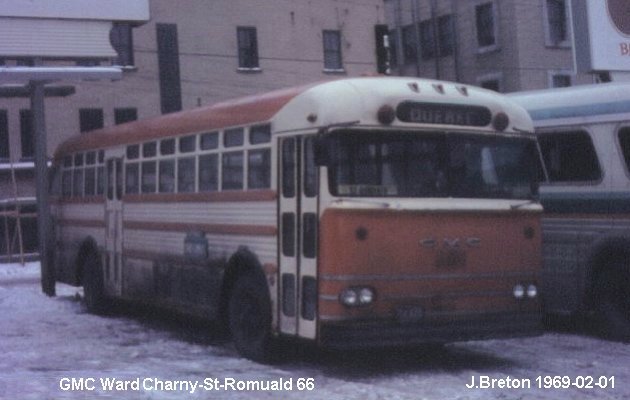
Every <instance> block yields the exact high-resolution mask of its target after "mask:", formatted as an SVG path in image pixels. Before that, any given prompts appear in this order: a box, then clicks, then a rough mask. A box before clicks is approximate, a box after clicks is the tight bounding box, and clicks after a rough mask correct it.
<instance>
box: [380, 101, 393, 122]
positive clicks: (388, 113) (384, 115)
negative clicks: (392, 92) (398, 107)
mask: <svg viewBox="0 0 630 400" xmlns="http://www.w3.org/2000/svg"><path fill="white" fill-rule="evenodd" d="M395 118H396V111H394V108H393V107H392V106H390V105H387V104H386V105H384V106H381V108H379V109H378V112H377V113H376V119H378V122H380V123H381V124H383V125H389V124H391V123H392V122H394V119H395Z"/></svg>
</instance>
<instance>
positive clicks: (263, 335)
mask: <svg viewBox="0 0 630 400" xmlns="http://www.w3.org/2000/svg"><path fill="white" fill-rule="evenodd" d="M228 324H229V328H230V333H231V334H232V340H233V341H234V345H235V347H236V350H237V351H238V352H239V354H241V355H242V356H243V357H245V358H248V359H250V360H253V361H257V362H262V363H267V362H270V361H271V347H272V337H271V300H270V299H269V293H268V290H267V286H266V283H265V281H264V280H263V279H261V278H260V277H258V276H257V275H255V274H254V273H246V274H244V275H242V276H241V277H239V278H238V280H237V281H236V283H235V285H234V288H233V289H232V294H231V296H230V301H229V305H228Z"/></svg>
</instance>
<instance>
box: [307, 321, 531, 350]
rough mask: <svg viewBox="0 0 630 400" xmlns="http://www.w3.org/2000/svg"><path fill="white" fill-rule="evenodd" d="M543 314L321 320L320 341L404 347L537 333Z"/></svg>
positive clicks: (354, 346) (349, 346)
mask: <svg viewBox="0 0 630 400" xmlns="http://www.w3.org/2000/svg"><path fill="white" fill-rule="evenodd" d="M542 331H543V326H542V318H541V314H540V313H505V314H491V315H483V316H476V317H474V318H471V317H468V318H456V319H451V320H441V321H418V322H399V321H396V320H376V321H374V320H370V321H335V322H322V324H321V326H320V331H319V344H320V345H321V346H323V347H326V348H332V349H357V348H363V347H378V346H401V345H402V346H404V345H419V344H430V343H449V342H461V341H469V340H486V339H501V338H515V337H527V336H536V335H540V334H542Z"/></svg>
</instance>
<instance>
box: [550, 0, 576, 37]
mask: <svg viewBox="0 0 630 400" xmlns="http://www.w3.org/2000/svg"><path fill="white" fill-rule="evenodd" d="M544 4H545V11H546V12H545V17H546V27H545V28H546V32H545V33H546V35H547V37H546V39H547V43H546V44H547V46H563V47H567V46H569V45H570V44H569V32H568V26H569V24H568V23H567V22H568V14H567V6H566V1H565V0H545V3H544Z"/></svg>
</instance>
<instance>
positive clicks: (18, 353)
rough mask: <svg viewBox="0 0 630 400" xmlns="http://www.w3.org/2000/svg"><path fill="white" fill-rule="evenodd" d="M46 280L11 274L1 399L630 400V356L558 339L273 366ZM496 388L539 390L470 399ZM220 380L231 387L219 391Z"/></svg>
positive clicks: (620, 348) (326, 356)
mask: <svg viewBox="0 0 630 400" xmlns="http://www.w3.org/2000/svg"><path fill="white" fill-rule="evenodd" d="M38 273H39V265H38V264H28V265H27V266H25V267H22V266H19V265H0V399H85V398H88V399H92V398H98V399H240V398H257V399H281V398H282V399H285V398H288V399H291V398H293V399H298V398H299V399H322V400H324V399H325V400H331V399H388V400H389V399H394V400H397V399H459V400H465V399H467V400H476V399H576V400H577V399H627V398H630V345H628V344H622V343H614V342H607V341H603V340H600V339H597V338H593V337H588V336H585V335H577V334H567V333H559V332H551V333H547V334H545V335H543V336H541V337H536V338H527V339H514V340H493V341H485V342H469V343H457V344H453V345H448V346H446V347H445V348H443V349H411V350H409V349H407V350H398V351H397V350H395V349H394V350H391V349H390V350H372V351H364V352H359V353H336V352H326V351H321V350H317V349H313V348H310V347H304V346H298V347H290V348H287V349H288V350H291V354H292V355H291V356H289V357H287V359H286V360H284V362H282V363H280V364H277V365H273V366H266V365H260V364H256V363H253V362H250V361H247V360H244V359H241V358H239V357H238V355H237V354H236V352H235V351H234V350H233V348H232V347H231V345H230V344H229V343H228V342H227V341H225V340H223V339H220V338H217V335H216V334H214V333H213V330H212V329H211V327H209V326H207V325H206V324H201V323H189V322H188V321H186V320H183V319H173V318H165V317H163V316H162V317H156V316H155V315H148V314H151V313H149V312H148V311H146V310H145V311H142V310H133V309H132V310H126V311H124V312H119V313H117V314H115V315H113V316H109V317H99V316H94V315H90V314H87V313H86V312H85V310H84V308H83V306H82V305H81V303H80V294H81V291H80V289H76V288H72V287H69V286H65V285H60V284H58V285H57V297H54V298H49V297H46V296H45V295H43V294H42V292H41V289H40V284H39V281H38ZM485 376H487V377H488V379H497V380H498V379H504V381H503V384H504V385H506V384H508V383H507V377H508V376H509V377H510V379H511V381H510V382H511V383H510V384H511V385H512V386H513V385H514V382H515V381H514V379H519V380H522V379H530V382H531V388H518V389H515V388H507V387H504V388H498V387H495V388H487V389H485V388H477V389H468V388H467V387H466V385H467V384H470V382H471V380H472V378H473V377H475V379H476V380H479V379H485V378H483V377H485ZM537 376H550V377H553V376H568V377H569V378H570V379H571V380H572V381H573V383H576V384H578V385H579V386H582V385H583V384H587V383H588V381H589V380H590V378H589V377H594V383H607V384H608V387H607V388H605V389H602V388H598V387H595V386H594V387H593V388H592V389H585V388H582V389H579V388H576V387H570V388H567V389H561V388H557V389H553V388H549V389H544V388H541V389H539V388H537V386H538V385H537V382H536V377H537ZM600 376H604V377H606V378H605V379H603V378H602V379H601V380H600V379H599V377H600ZM480 377H481V378H480ZM580 377H583V378H580ZM611 377H614V385H615V388H614V389H611V387H610V386H611V381H610V378H611ZM101 378H102V379H113V378H115V379H118V380H121V381H123V380H127V381H128V387H127V389H126V390H104V389H103V388H102V386H101ZM309 378H312V380H307V379H309ZM73 379H74V385H75V389H76V386H77V385H79V384H82V385H83V389H84V390H71V389H72V387H71V385H72V382H73ZM214 379H217V380H218V383H220V384H222V385H224V384H226V383H227V384H228V386H227V387H225V386H222V387H221V388H220V389H219V390H216V388H215V387H216V383H217V381H214ZM179 381H181V382H183V381H191V382H196V383H197V384H198V386H197V387H196V388H195V390H194V392H193V390H192V386H188V387H185V386H184V385H183V384H181V386H180V387H177V388H175V389H176V390H168V389H169V387H168V384H169V383H173V384H175V382H179ZM248 381H249V382H252V381H254V382H258V384H260V382H263V383H264V382H267V383H269V384H272V383H274V382H275V383H283V384H285V385H288V384H289V383H290V384H291V388H292V390H285V391H271V390H267V391H262V390H259V391H255V390H249V391H247V390H231V389H232V387H231V386H229V383H230V382H233V383H234V388H235V389H238V388H239V385H246V384H247V382H248ZM556 382H557V384H559V385H560V386H561V384H562V382H561V380H557V381H556ZM550 383H551V384H552V386H553V381H551V382H550ZM250 384H251V383H250ZM311 384H312V385H313V386H314V387H313V388H312V390H308V389H309V388H310V385H311ZM495 384H496V385H498V384H499V381H495ZM66 385H67V386H70V388H69V389H68V388H67V386H66ZM136 385H137V387H136ZM159 385H163V386H162V387H159ZM201 385H203V387H201ZM211 386H212V388H211ZM91 388H93V389H94V390H87V389H91ZM136 389H137V390H136ZM299 389H304V390H299ZM191 392H192V393H191Z"/></svg>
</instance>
